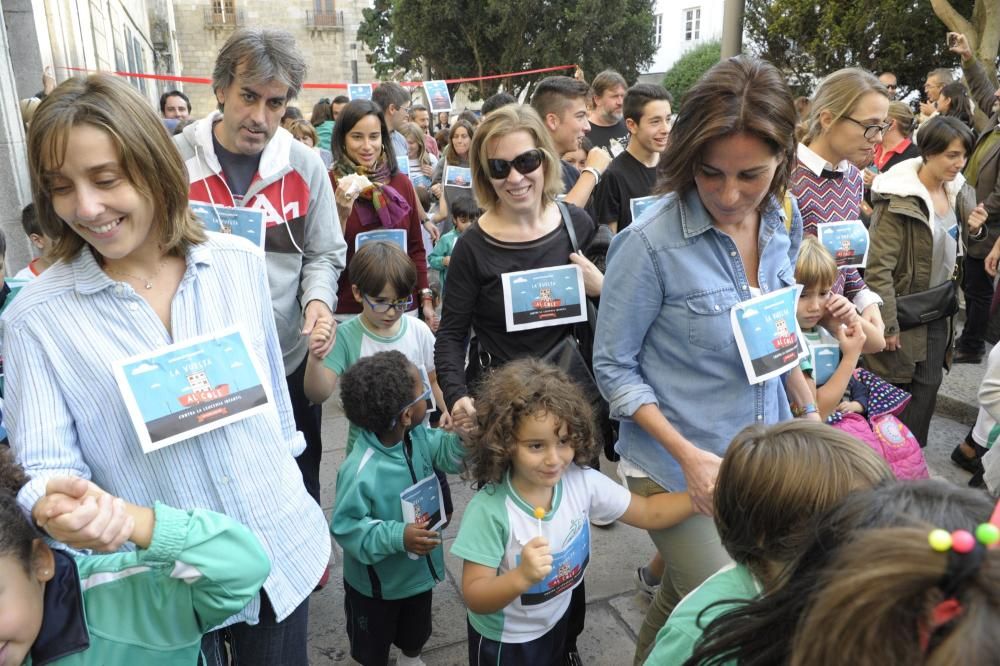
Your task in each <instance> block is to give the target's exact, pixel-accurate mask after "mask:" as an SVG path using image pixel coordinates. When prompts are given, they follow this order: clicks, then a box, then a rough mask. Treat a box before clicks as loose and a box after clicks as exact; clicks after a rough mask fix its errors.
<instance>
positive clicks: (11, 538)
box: [0, 446, 39, 572]
mask: <svg viewBox="0 0 1000 666" xmlns="http://www.w3.org/2000/svg"><path fill="white" fill-rule="evenodd" d="M27 482H28V475H27V474H25V473H24V470H23V469H21V466H20V465H18V464H17V463H16V462H15V461H14V454H12V453H11V452H10V449H8V448H7V447H6V446H0V557H6V556H8V555H13V556H14V557H15V558H17V560H18V562H20V563H21V565H22V566H24V570H25V571H26V572H30V570H31V545H32V542H33V541H34V540H35V539H36V538H38V536H39V535H38V533H37V532H36V531H35V528H34V527H33V526H32V525H31V522H30V521H29V520H28V519H27V517H26V516H25V515H24V512H23V511H22V510H21V507H20V506H19V505H18V503H17V493H18V491H19V490H21V488H22V487H23V486H24V484H26V483H27Z"/></svg>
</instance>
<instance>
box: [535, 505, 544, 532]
mask: <svg viewBox="0 0 1000 666" xmlns="http://www.w3.org/2000/svg"><path fill="white" fill-rule="evenodd" d="M544 517H545V507H541V506H536V507H535V518H537V519H538V536H542V518H544Z"/></svg>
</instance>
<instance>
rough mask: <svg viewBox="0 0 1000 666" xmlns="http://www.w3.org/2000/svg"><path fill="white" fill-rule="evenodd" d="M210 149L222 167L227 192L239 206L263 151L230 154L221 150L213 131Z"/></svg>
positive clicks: (255, 171) (221, 147) (223, 149)
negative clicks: (252, 153) (227, 188)
mask: <svg viewBox="0 0 1000 666" xmlns="http://www.w3.org/2000/svg"><path fill="white" fill-rule="evenodd" d="M212 147H213V148H214V149H215V156H216V157H218V158H219V164H221V165H222V173H223V174H224V175H225V176H226V184H227V185H228V186H229V191H230V192H232V193H233V198H234V199H236V201H237V203H236V205H237V206H239V205H240V203H239V202H240V200H242V198H243V195H244V194H246V193H247V190H249V189H250V183H252V182H253V177H254V174H256V173H257V167H258V166H260V156H261V155H262V154H263V153H264V151H263V150H262V151H260V152H259V153H257V154H256V155H243V154H242V153H231V152H229V151H228V150H226V149H225V148H223V146H222V144H221V143H219V140H218V139H216V138H215V131H214V130H213V131H212Z"/></svg>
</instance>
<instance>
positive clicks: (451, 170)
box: [444, 164, 472, 187]
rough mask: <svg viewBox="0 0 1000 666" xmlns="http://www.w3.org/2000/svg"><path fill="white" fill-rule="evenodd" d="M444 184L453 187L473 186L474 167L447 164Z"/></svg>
mask: <svg viewBox="0 0 1000 666" xmlns="http://www.w3.org/2000/svg"><path fill="white" fill-rule="evenodd" d="M444 184H445V185H451V186H452V187H472V169H469V168H468V167H460V166H454V165H452V164H449V165H447V166H445V168H444Z"/></svg>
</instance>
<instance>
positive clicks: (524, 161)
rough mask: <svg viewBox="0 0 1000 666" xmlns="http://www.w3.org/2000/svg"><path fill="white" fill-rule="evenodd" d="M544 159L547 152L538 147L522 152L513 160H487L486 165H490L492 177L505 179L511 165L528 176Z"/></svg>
mask: <svg viewBox="0 0 1000 666" xmlns="http://www.w3.org/2000/svg"><path fill="white" fill-rule="evenodd" d="M544 161H545V153H543V152H542V151H540V150H539V149H538V148H534V149H532V150H529V151H528V152H525V153H521V154H520V155H518V156H517V157H515V158H514V159H512V160H497V159H493V160H486V166H487V167H489V170H490V178H495V179H497V180H503V179H504V178H506V177H507V176H509V175H510V168H511V167H514V168H515V169H517V172H518V173H520V174H522V175H525V176H527V175H528V174H529V173H532V172H533V171H535V169H537V168H538V167H540V166H542V162H544Z"/></svg>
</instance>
